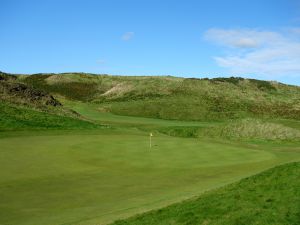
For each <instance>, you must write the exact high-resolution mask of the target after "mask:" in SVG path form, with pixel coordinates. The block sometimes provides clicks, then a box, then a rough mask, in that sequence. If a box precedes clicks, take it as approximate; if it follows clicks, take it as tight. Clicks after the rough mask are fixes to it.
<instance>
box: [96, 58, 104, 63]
mask: <svg viewBox="0 0 300 225" xmlns="http://www.w3.org/2000/svg"><path fill="white" fill-rule="evenodd" d="M96 62H97V63H98V64H105V63H106V61H105V60H104V59H98V60H97V61H96Z"/></svg>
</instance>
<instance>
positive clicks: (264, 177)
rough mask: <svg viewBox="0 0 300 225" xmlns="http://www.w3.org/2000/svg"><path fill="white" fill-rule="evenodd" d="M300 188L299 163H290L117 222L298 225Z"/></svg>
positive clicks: (116, 224)
mask: <svg viewBox="0 0 300 225" xmlns="http://www.w3.org/2000/svg"><path fill="white" fill-rule="evenodd" d="M299 187H300V163H291V164H286V165H282V166H278V167H275V168H273V169H270V170H268V171H265V172H263V173H261V174H258V175H255V176H253V177H249V178H246V179H243V180H241V181H240V182H238V183H234V184H231V185H228V186H226V187H224V188H220V189H217V190H215V191H210V192H207V193H205V194H203V195H202V196H201V197H199V198H195V199H191V200H188V201H185V202H182V203H178V204H174V205H171V206H169V207H166V208H163V209H160V210H157V211H152V212H149V213H145V214H142V215H139V216H136V217H133V218H130V219H127V220H124V221H118V222H115V223H114V224H115V225H127V224H128V225H129V224H130V225H135V224H136V225H143V224H145V225H146V224H147V225H150V224H151V225H152V224H153V225H154V224H155V225H159V224H161V225H171V224H172V225H176V224H178V225H184V224H186V225H187V224H193V225H197V224H199V225H200V224H206V225H235V224H236V225H241V224H247V225H252V224H253V225H254V224H256V225H266V224H268V225H279V224H280V225H298V224H299V222H300V189H299Z"/></svg>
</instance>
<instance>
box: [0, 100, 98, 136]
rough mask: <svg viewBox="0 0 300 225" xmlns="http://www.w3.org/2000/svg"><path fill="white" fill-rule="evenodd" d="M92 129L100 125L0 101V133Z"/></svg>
mask: <svg viewBox="0 0 300 225" xmlns="http://www.w3.org/2000/svg"><path fill="white" fill-rule="evenodd" d="M91 128H92V129H94V128H101V126H100V125H97V124H94V123H91V122H88V121H83V120H80V119H76V118H71V117H67V116H63V115H55V114H50V113H47V112H43V111H37V110H33V109H30V108H28V107H26V106H16V105H12V104H7V103H5V102H1V101H0V131H6V130H25V129H29V130H31V129H91Z"/></svg>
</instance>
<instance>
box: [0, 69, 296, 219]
mask: <svg viewBox="0 0 300 225" xmlns="http://www.w3.org/2000/svg"><path fill="white" fill-rule="evenodd" d="M0 75H1V76H0V78H1V77H2V78H1V79H2V80H1V81H0V224H1V225H99V224H109V223H114V222H115V223H116V224H131V223H132V224H155V225H156V224H159V223H158V222H157V221H159V222H160V224H173V225H174V224H178V225H181V224H190V225H194V224H221V225H223V224H224V223H225V222H226V223H227V224H228V225H232V224H238V225H241V224H247V223H246V222H245V221H248V220H249V221H250V219H252V220H251V221H252V222H253V221H254V222H253V224H262V225H265V224H268V223H264V221H271V222H272V221H273V222H274V221H276V219H280V220H281V221H283V223H282V224H289V223H287V222H286V221H291V222H292V223H291V224H293V223H294V222H295V221H297V217H296V216H295V215H297V212H299V210H298V208H297V204H298V202H296V203H295V202H294V201H297V199H299V196H300V195H299V193H298V192H297V191H295V190H296V189H297V188H295V186H297V184H298V183H297V182H295V181H294V180H293V179H295V177H296V176H295V175H293V174H295V173H296V174H297V171H298V170H299V169H298V168H299V167H298V166H294V164H293V163H291V162H296V161H300V147H299V146H300V144H299V143H300V123H299V115H300V114H299V96H300V94H299V93H300V92H299V90H300V89H299V87H297V86H288V85H284V84H280V83H271V82H267V81H259V80H252V79H242V78H219V79H183V78H174V77H157V78H156V77H138V76H137V77H121V76H108V75H99V76H98V75H97V76H96V75H90V74H80V73H76V74H60V75H55V74H46V75H45V74H36V75H33V76H27V75H16V76H15V75H9V74H5V73H2V74H1V73H0ZM150 133H151V134H153V137H151V138H152V145H151V148H150V145H149V144H150V143H149V141H150V136H149V134H150ZM286 163H291V164H287V165H293V166H291V167H289V166H288V167H287V168H288V169H285V168H286V167H284V165H283V167H281V166H279V165H281V164H286ZM295 165H296V164H295ZM277 166H279V167H277ZM274 167H276V168H279V169H276V170H273V169H272V168H274ZM270 168H271V170H268V169H270ZM281 168H282V169H281ZM265 170H268V171H273V172H274V173H273V172H267V174H271V175H270V176H271V177H272V179H269V180H268V179H267V182H265V181H264V180H263V179H259V183H261V184H266V185H267V186H263V187H262V188H260V187H259V188H258V189H257V191H258V192H257V193H258V194H256V190H255V192H249V193H248V192H247V190H250V191H251V190H254V189H253V188H254V187H255V184H256V182H254V183H253V182H252V181H253V179H254V180H255V179H256V177H257V176H258V177H261V176H260V175H259V173H261V172H263V171H265ZM295 171H296V172H295ZM263 173H265V172H263ZM285 173H286V174H285ZM257 174H258V175H257ZM272 174H273V175H272ZM253 175H254V176H253ZM277 177H278V179H280V180H277ZM243 178H246V180H247V179H248V178H249V180H252V181H251V182H249V183H247V184H245V185H244V186H243V185H239V184H240V183H239V182H244V181H245V179H244V180H243ZM241 180H242V181H241ZM277 181H278V182H277ZM278 183H280V184H284V183H287V187H288V188H289V190H292V192H291V193H293V194H287V192H281V189H282V188H281V187H282V186H283V185H279V186H276V185H277V184H278ZM228 185H229V186H228ZM231 185H233V186H231ZM228 187H234V188H232V189H230V188H229V189H228ZM244 187H246V188H244ZM252 187H253V188H252ZM273 187H274V190H272V188H273ZM276 187H279V188H276ZM226 190H229V192H226ZM268 190H272V191H271V192H268ZM223 191H224V192H223ZM259 191H260V192H259ZM235 192H237V193H243V194H242V195H243V197H241V198H243V199H244V202H241V203H242V205H241V206H239V207H238V208H234V203H233V202H232V197H231V196H232V195H231V194H232V193H235ZM206 193H209V194H208V195H209V196H210V197H209V198H207V199H206V200H205V201H204V202H203V201H200V202H196V203H195V204H194V203H193V199H197V198H198V197H197V196H199V197H200V198H201V196H206ZM218 193H221V195H222V196H223V195H224V196H225V198H222V196H220V195H219V194H218ZM268 193H269V194H270V195H272V198H270V199H271V200H269V198H267V197H266V196H267V195H268ZM226 196H227V197H226ZM282 196H287V199H289V200H285V197H282ZM293 196H294V197H293ZM238 197H239V196H238ZM265 198H266V199H265ZM260 199H265V200H266V201H267V203H268V204H269V202H272V204H271V203H270V204H271V205H272V210H271V211H269V214H268V216H267V217H260V216H259V215H260V214H259V215H258V214H255V213H254V214H251V213H252V212H255V210H254V211H251V212H250V214H247V212H246V211H243V210H242V209H241V208H243V207H244V208H247V207H248V206H249V207H252V206H253V205H254V206H256V205H255V203H256V202H258V203H259V204H258V205H257V208H258V210H260V211H259V212H261V210H264V209H265V208H264V207H265V205H264V201H259V200H260ZM183 200H185V201H183ZM219 200H220V201H219ZM248 200H249V201H248ZM277 200H280V202H279V203H278V204H279V205H278V204H276V201H277ZM293 200H294V201H293ZM186 202H187V203H188V204H187V205H186V204H185V203H186ZM253 202H254V203H253ZM189 203H191V205H189ZM198 203H199V204H198ZM211 203H212V204H211ZM225 203H226V204H225ZM172 204H175V206H176V207H175V208H174V207H173V206H174V205H172ZM214 204H216V205H218V204H222V205H224V208H222V209H220V210H219V209H217V208H216V207H215V205H214ZM280 204H282V207H285V208H287V209H289V211H288V212H286V211H284V210H283V211H280V210H279V209H280V207H281V206H280ZM170 205H171V206H170ZM203 205H204V206H205V207H204V209H203V208H201V207H202V206H203ZM206 205H207V208H206ZM190 206H191V207H192V208H193V207H194V206H195V209H196V211H193V210H191V211H190V210H189V209H190ZM198 206H199V207H200V208H199V210H198V211H197V209H198ZM208 206H210V207H208ZM165 207H167V208H165ZM227 208H229V211H226V209H227ZM157 209H158V210H157ZM215 209H216V210H215ZM224 209H225V210H224ZM230 209H232V210H231V211H230ZM290 209H291V210H290ZM181 210H182V211H183V212H185V213H183V214H180V213H179V212H180V211H181ZM297 210H298V211H297ZM149 211H150V212H149ZM148 212H149V213H148ZM161 212H162V214H160V213H161ZM202 212H203V213H204V214H201V213H202ZM235 212H236V214H235ZM281 212H284V213H281ZM143 213H146V214H143ZM285 213H286V214H285ZM137 214H141V215H140V216H136V215H137ZM200 214H201V215H200ZM149 215H150V216H149ZM161 215H163V217H164V218H161V217H160V216H161ZM177 215H178V217H177ZM227 215H233V216H232V217H228V218H229V219H228V220H227ZM270 216H274V218H273V217H272V218H271V219H272V220H270ZM288 216H291V218H288ZM214 217H218V218H222V219H221V220H214V219H215V218H214ZM240 217H241V218H243V220H239V218H240ZM295 218H296V219H295ZM231 219H232V220H231ZM284 221H285V222H284ZM223 222H224V223H223ZM256 222H257V223H256ZM275 224H276V223H275Z"/></svg>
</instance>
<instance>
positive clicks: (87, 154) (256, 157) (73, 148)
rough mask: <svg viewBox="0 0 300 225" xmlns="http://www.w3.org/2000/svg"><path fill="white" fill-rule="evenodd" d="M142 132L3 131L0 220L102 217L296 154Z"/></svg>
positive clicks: (158, 203) (160, 202)
mask: <svg viewBox="0 0 300 225" xmlns="http://www.w3.org/2000/svg"><path fill="white" fill-rule="evenodd" d="M148 135H149V134H148V133H146V132H142V131H139V130H136V129H121V128H120V129H100V130H86V131H85V130H81V131H77V130H75V131H72V130H69V131H62V130H60V131H28V132H22V131H20V132H14V133H13V134H12V132H10V133H9V132H3V133H2V134H1V136H2V137H1V138H0V146H1V152H0V154H1V156H0V165H1V170H0V179H1V180H0V182H1V184H0V193H1V196H0V199H1V204H0V209H1V210H0V212H1V215H0V223H1V224H20V225H23V224H24V225H30V224H49V225H50V224H102V223H107V222H111V221H114V220H116V219H119V218H123V217H128V216H131V215H134V214H135V213H140V212H143V211H147V210H150V209H154V208H159V207H162V206H166V205H168V204H170V203H174V202H177V201H180V200H183V199H186V198H188V197H192V196H195V195H197V194H200V193H201V192H203V191H205V190H209V189H212V188H216V187H219V186H222V185H224V184H227V183H230V182H233V181H236V180H239V179H240V178H242V177H245V176H249V175H251V174H254V173H257V172H259V171H262V170H264V169H266V168H269V167H272V166H274V165H277V164H279V163H283V162H287V161H291V160H296V159H297V158H298V159H299V158H300V154H299V148H297V146H296V145H291V146H290V147H289V148H288V150H289V151H280V149H279V150H278V149H277V150H276V146H269V145H268V144H264V145H265V146H264V147H263V149H265V150H262V148H261V147H262V146H260V145H259V147H257V145H245V144H240V145H239V144H238V143H232V144H230V143H226V142H223V143H222V142H217V141H214V142H213V141H211V140H209V139H207V140H204V139H203V140H201V139H192V138H178V137H170V136H166V135H162V134H155V135H154V137H153V147H152V148H151V149H150V148H149V145H148V144H149V142H148V141H149V139H148V138H149V136H148ZM274 147H275V148H274ZM277 148H278V146H277ZM272 149H275V150H272Z"/></svg>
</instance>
